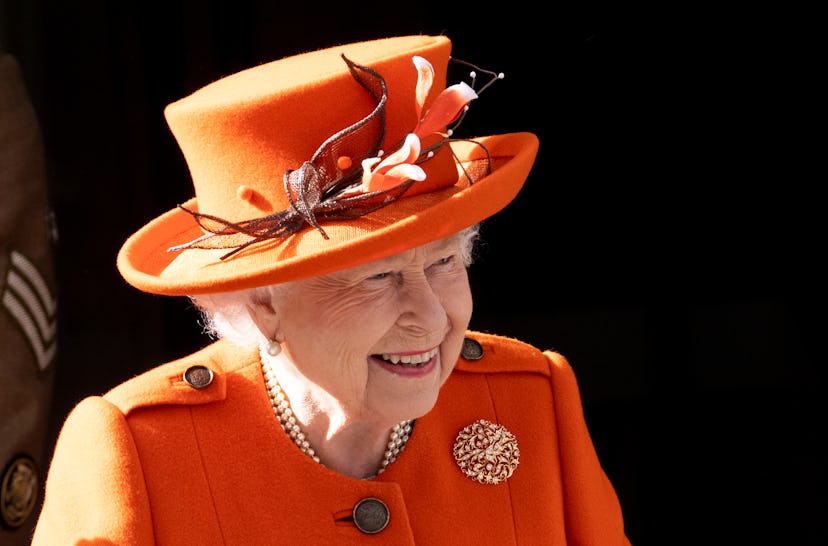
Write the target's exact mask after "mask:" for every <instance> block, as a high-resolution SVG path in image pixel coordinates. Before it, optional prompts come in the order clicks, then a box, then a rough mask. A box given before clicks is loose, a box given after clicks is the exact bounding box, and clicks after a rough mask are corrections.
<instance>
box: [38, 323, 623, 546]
mask: <svg viewBox="0 0 828 546" xmlns="http://www.w3.org/2000/svg"><path fill="white" fill-rule="evenodd" d="M469 336H471V337H473V338H475V339H477V340H478V341H479V342H480V343H481V344H482V347H483V350H484V356H483V358H482V359H480V360H474V361H472V360H465V359H463V358H461V359H460V361H459V362H458V364H457V367H456V370H455V371H454V372H453V373H452V375H451V378H450V379H449V380H448V381H447V382H446V385H445V386H444V388H443V390H442V391H441V393H440V396H439V399H438V401H437V404H436V406H435V407H434V409H433V410H432V411H431V412H430V413H429V414H428V415H426V416H424V417H422V418H420V419H418V420H417V422H416V425H415V429H414V432H413V433H412V435H411V439H410V440H409V441H408V444H407V445H406V448H405V450H404V451H403V452H402V453H401V454H400V456H399V458H398V459H397V460H396V461H395V462H394V463H393V464H391V465H390V466H389V467H388V469H387V470H386V471H385V472H384V473H382V474H380V475H379V476H378V477H377V478H375V479H373V480H358V479H353V478H349V477H346V476H343V475H340V474H337V473H335V472H333V471H331V470H328V469H326V468H325V467H323V466H322V465H319V464H317V463H314V462H313V461H312V460H311V459H310V458H309V457H308V456H307V455H305V454H303V453H301V452H300V451H299V450H298V449H297V448H296V446H294V445H293V443H292V441H291V440H290V439H289V438H288V437H287V435H286V434H284V432H283V431H282V429H281V428H280V426H279V424H278V422H277V420H276V418H275V416H274V414H273V412H272V410H271V407H270V402H269V399H268V397H267V393H266V390H265V386H264V383H263V379H262V373H261V367H260V362H259V358H258V354H257V352H256V351H250V350H246V349H244V350H242V349H239V348H237V347H234V346H232V345H230V344H229V342H226V341H218V342H216V343H214V344H212V345H210V346H208V347H206V348H205V349H203V350H201V351H199V352H198V353H195V354H193V355H190V356H188V357H186V358H183V359H181V360H178V361H175V362H172V363H169V364H165V365H162V366H160V367H158V368H156V369H153V370H151V371H149V372H147V373H145V374H143V375H141V376H139V377H137V378H134V379H132V380H130V381H128V382H126V383H124V384H123V385H121V386H119V387H116V388H115V389H113V390H112V391H110V392H109V393H107V394H106V395H105V396H103V397H90V398H87V399H85V400H83V401H82V402H81V403H80V404H78V406H77V407H76V408H75V409H74V410H73V411H72V413H71V414H70V415H69V417H68V418H67V420H66V422H65V424H64V427H63V429H62V431H61V434H60V437H59V439H58V443H57V446H56V448H55V453H54V458H53V461H52V464H51V467H50V470H49V474H48V477H47V482H46V494H45V501H44V505H43V509H42V512H41V516H40V519H39V520H38V523H37V527H36V529H35V535H34V540H33V543H32V544H33V545H34V546H55V545H64V544H73V545H74V544H117V545H151V544H162V545H163V544H169V545H175V546H183V545H188V544H192V545H198V546H209V545H213V544H229V545H245V546H248V545H257V546H258V545H270V544H285V545H291V546H292V545H297V544H314V545H318V544H321V545H330V546H333V545H337V546H339V545H343V544H383V545H385V544H389V545H392V544H393V545H394V546H400V545H408V544H417V545H420V546H433V545H443V544H447V545H448V544H451V545H465V544H468V545H475V546H481V545H493V546H505V545H512V544H522V545H536V544H537V545H563V544H578V545H580V546H587V545H594V546H625V545H629V541H628V539H627V538H626V536H625V534H624V525H623V520H622V514H621V509H620V506H619V503H618V500H617V497H616V494H615V491H614V489H613V487H612V485H611V484H610V482H609V480H608V479H607V477H606V475H605V473H604V471H603V470H602V468H601V466H600V463H599V461H598V458H597V456H596V453H595V450H594V447H593V445H592V441H591V439H590V436H589V432H588V431H587V427H586V424H585V422H584V417H583V413H582V408H581V401H580V395H579V393H578V387H577V384H576V380H575V376H574V374H573V371H572V369H571V368H570V366H569V364H568V363H567V362H566V360H565V359H564V358H563V357H562V356H561V355H559V354H557V353H554V352H550V351H547V352H543V353H542V352H540V351H539V350H537V349H535V348H533V347H531V346H529V345H526V344H524V343H522V342H519V341H517V340H514V339H509V338H504V337H497V336H492V335H488V334H480V333H474V332H470V333H469ZM194 364H204V365H207V366H208V367H210V368H211V369H212V370H213V371H214V373H215V377H214V380H213V382H212V383H211V384H210V385H209V386H208V387H207V388H204V389H202V390H196V389H193V388H191V387H190V386H189V385H188V384H187V383H185V382H184V381H183V380H182V379H181V377H182V374H183V372H184V371H185V370H186V369H188V368H189V367H190V366H192V365H194ZM478 419H486V420H488V421H490V422H492V423H498V424H500V425H503V426H505V427H506V429H508V430H509V431H510V432H511V433H512V434H513V435H514V436H515V439H516V440H517V443H518V448H519V451H520V462H519V464H518V466H517V468H516V470H515V471H514V474H513V475H512V476H511V477H510V478H509V479H508V480H507V481H505V482H502V483H499V484H497V485H484V484H481V483H478V482H476V481H473V480H471V479H470V478H468V477H466V476H465V475H464V474H463V473H462V472H461V471H460V469H459V468H458V466H457V463H456V462H455V459H454V456H453V454H452V447H453V445H454V441H455V438H456V436H457V433H458V432H459V431H460V430H462V429H463V428H464V427H465V426H467V425H469V424H471V423H473V422H474V421H477V420H478ZM367 497H375V498H378V499H381V500H382V501H383V502H385V504H386V505H387V506H388V509H389V512H390V520H389V522H388V524H387V526H386V527H385V529H383V530H382V531H381V532H379V533H377V534H373V535H368V534H364V533H362V532H360V531H359V530H358V529H357V528H356V527H355V525H354V523H353V520H352V519H350V516H351V513H352V509H353V507H354V505H355V504H356V503H357V502H359V501H360V500H361V499H364V498H367Z"/></svg>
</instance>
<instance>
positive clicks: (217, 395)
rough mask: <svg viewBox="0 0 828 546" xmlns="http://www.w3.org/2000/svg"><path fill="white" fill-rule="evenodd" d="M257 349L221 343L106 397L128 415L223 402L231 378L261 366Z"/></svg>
mask: <svg viewBox="0 0 828 546" xmlns="http://www.w3.org/2000/svg"><path fill="white" fill-rule="evenodd" d="M258 358H259V357H258V353H257V350H256V349H247V348H241V347H237V346H234V345H232V344H231V343H230V342H228V341H224V340H219V341H217V342H215V343H212V344H210V345H208V346H206V347H204V348H203V349H201V350H199V351H197V352H195V353H192V354H190V355H187V356H185V357H182V358H179V359H177V360H173V361H170V362H166V363H164V364H160V365H158V366H156V367H154V368H152V369H150V370H147V371H146V372H144V373H142V374H140V375H137V376H135V377H133V378H131V379H129V380H127V381H125V382H124V383H121V384H120V385H118V386H116V387H114V388H113V389H112V390H110V391H109V392H107V393H106V394H105V395H104V398H105V399H106V400H108V401H109V402H111V403H113V404H115V405H116V406H118V407H119V408H120V409H121V411H123V412H124V414H127V413H129V412H130V411H131V410H134V409H137V408H141V407H146V406H157V405H162V404H173V405H196V404H206V403H210V402H214V401H217V400H223V399H224V398H225V397H226V395H227V377H228V376H229V375H230V374H232V373H234V372H236V371H238V370H239V369H241V368H244V367H246V366H249V365H251V364H253V363H256V364H258Z"/></svg>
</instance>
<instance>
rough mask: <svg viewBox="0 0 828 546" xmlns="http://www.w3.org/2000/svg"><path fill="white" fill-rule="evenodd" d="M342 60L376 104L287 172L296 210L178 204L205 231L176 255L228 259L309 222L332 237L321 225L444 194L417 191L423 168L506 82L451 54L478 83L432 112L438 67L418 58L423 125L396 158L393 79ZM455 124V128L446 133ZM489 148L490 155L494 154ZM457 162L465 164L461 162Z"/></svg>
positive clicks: (461, 87) (439, 100)
mask: <svg viewBox="0 0 828 546" xmlns="http://www.w3.org/2000/svg"><path fill="white" fill-rule="evenodd" d="M341 57H342V59H343V61H344V62H345V63H346V65H347V66H348V69H349V71H350V73H351V76H352V77H353V78H354V80H356V81H357V82H358V83H359V84H360V86H361V87H362V88H363V89H365V91H366V92H367V93H368V94H369V95H370V96H371V98H372V99H373V100H374V101H375V102H376V105H375V107H374V109H373V110H372V111H371V112H370V113H369V114H368V115H366V116H365V117H364V118H362V119H361V120H359V121H357V122H356V123H353V124H352V125H350V126H348V127H346V128H345V129H342V130H340V131H338V132H336V133H335V134H333V135H332V136H330V137H329V138H328V139H326V140H325V141H324V142H323V143H322V145H321V146H319V148H318V149H317V150H316V152H315V153H314V154H313V156H312V157H311V158H310V160H308V161H305V162H304V164H302V165H301V166H300V167H299V168H297V169H288V170H287V171H286V172H285V173H284V176H283V185H284V192H285V196H286V197H287V199H288V202H289V203H290V206H289V207H288V208H287V209H284V210H281V211H278V212H275V213H273V214H269V215H267V216H263V217H260V218H254V219H250V220H244V221H239V222H231V221H228V220H224V219H222V218H220V217H218V216H214V215H211V214H206V213H202V212H198V211H195V210H192V209H190V208H187V207H186V206H184V205H179V207H178V208H180V209H181V210H183V211H185V212H187V213H188V214H190V215H191V216H192V217H193V218H194V219H195V220H196V222H197V223H198V225H199V226H200V227H201V228H202V229H203V230H204V231H205V232H206V233H205V234H204V235H202V236H200V237H198V238H196V239H193V240H191V241H189V242H186V243H183V244H178V245H174V246H171V247H169V249H168V250H169V251H172V252H174V251H180V250H186V249H225V248H226V249H231V250H230V252H228V253H226V254H224V255H223V256H221V259H222V260H224V259H227V258H229V257H231V256H232V255H234V254H236V253H237V252H239V251H241V250H243V249H244V248H246V247H248V246H250V245H252V244H255V243H258V242H262V241H265V240H268V239H279V238H283V237H286V236H289V235H291V234H293V233H296V232H297V231H299V230H300V229H302V228H303V227H304V226H305V225H306V224H309V225H310V226H313V227H314V228H315V229H316V230H317V231H318V232H319V233H320V234H321V236H322V237H323V238H325V239H328V235H327V234H326V233H325V230H324V229H323V227H322V226H321V224H320V222H322V221H326V220H327V221H330V220H348V219H353V218H358V217H360V216H364V215H366V214H369V213H371V212H374V211H376V210H378V209H380V208H383V207H385V206H387V205H389V204H391V203H393V202H395V201H396V200H397V199H399V198H400V197H402V196H403V195H404V194H405V195H406V197H408V196H411V195H416V194H417V193H421V192H424V191H431V190H433V189H437V188H435V187H433V186H431V187H429V186H428V185H423V188H421V189H418V188H417V184H418V183H423V182H424V181H425V180H426V179H427V173H426V171H425V170H424V169H423V168H422V166H421V165H423V164H424V163H425V162H427V161H428V160H429V159H431V158H432V157H434V155H435V153H436V151H437V150H439V149H440V148H442V147H445V146H446V145H447V144H448V143H449V142H456V141H457V139H452V138H451V136H452V134H453V132H454V130H455V129H456V128H457V126H459V125H460V123H461V122H462V120H463V118H464V117H465V113H466V112H467V111H468V106H469V103H470V102H471V101H472V100H474V99H476V98H478V96H479V95H480V93H482V91H483V90H485V89H486V88H488V87H489V86H490V85H491V84H492V83H494V82H495V81H496V80H498V79H503V77H504V75H503V73H495V72H492V71H489V70H484V69H480V68H479V67H476V66H474V65H472V64H470V63H467V62H465V61H461V60H458V59H455V58H453V57H451V58H449V61H453V62H457V63H460V64H463V65H466V66H469V67H471V68H472V69H473V70H472V71H471V72H470V77H471V80H472V83H471V85H469V84H467V83H465V82H461V83H458V84H454V85H451V86H449V87H447V88H446V89H444V90H443V91H442V92H441V93H440V94H439V95H438V96H437V97H436V98H435V99H434V100H433V101H432V102H431V104H430V105H429V107H428V108H427V109H426V108H425V101H426V98H427V97H428V95H429V92H430V90H431V86H432V82H433V80H434V68H433V66H432V65H431V63H430V62H429V61H428V60H426V59H425V58H423V57H421V56H418V55H414V56H412V61H413V63H414V66H415V68H416V70H417V84H416V92H415V100H416V112H417V120H418V121H417V123H416V126H415V127H414V128H413V129H412V131H411V132H410V133H408V134H407V135H406V136H405V137H404V139H403V140H402V142H399V143H397V144H396V145H394V146H392V147H391V153H388V154H385V153H384V151H383V150H382V149H381V145H382V143H383V141H384V138H385V129H386V127H385V121H386V118H385V108H386V104H387V100H388V87H387V85H386V82H385V80H384V78H383V77H382V75H380V74H379V73H378V72H377V71H375V70H373V69H371V68H369V67H367V66H363V65H359V64H357V63H355V62H353V61H351V60H350V59H348V58H347V57H346V56H345V54H344V53H343V54H341ZM476 71H481V72H483V73H485V74H487V75H489V76H491V79H490V80H489V81H487V82H486V83H485V84H484V85H483V86H482V87H481V88H480V89H479V90H477V91H475V90H474V88H473V86H474V84H475V80H476V77H477V72H476ZM451 123H454V126H453V127H452V128H448V129H446V131H445V132H442V129H443V128H445V127H447V126H448V125H449V124H451ZM435 136H436V137H437V138H436V139H435V138H434V137H435ZM424 141H425V142H424ZM468 142H472V143H474V144H475V145H477V146H479V147H481V148H483V149H484V150H485V145H484V144H482V143H480V142H478V141H471V140H470V141H468ZM424 144H425V145H424ZM449 149H450V148H449ZM485 151H486V154H487V155H488V150H485ZM452 153H453V152H452ZM455 159H456V156H455ZM457 163H458V164H460V162H459V160H458V161H457ZM462 168H463V167H462V165H461V169H462ZM490 168H491V167H490V166H489V167H488V169H490ZM467 178H468V180H469V183H470V184H473V183H474V177H473V176H469V175H468V174H467ZM239 197H241V198H242V199H244V198H245V197H247V196H246V195H244V186H242V187H241V188H240V193H239Z"/></svg>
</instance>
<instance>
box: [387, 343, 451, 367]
mask: <svg viewBox="0 0 828 546" xmlns="http://www.w3.org/2000/svg"><path fill="white" fill-rule="evenodd" d="M437 352H438V348H436V347H435V348H434V349H432V350H430V351H428V352H425V353H420V354H416V355H402V356H401V355H390V354H385V353H383V355H382V359H383V360H387V361H388V362H390V363H392V364H402V365H403V366H409V367H412V368H414V367H417V366H419V365H420V364H422V363H424V362H428V361H429V360H431V359H432V358H434V357H435V356H437Z"/></svg>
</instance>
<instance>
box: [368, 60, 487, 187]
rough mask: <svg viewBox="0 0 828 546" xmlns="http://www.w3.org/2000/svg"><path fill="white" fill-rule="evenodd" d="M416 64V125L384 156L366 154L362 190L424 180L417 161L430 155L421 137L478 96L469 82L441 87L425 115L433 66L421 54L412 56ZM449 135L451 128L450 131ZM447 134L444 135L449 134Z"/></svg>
mask: <svg viewBox="0 0 828 546" xmlns="http://www.w3.org/2000/svg"><path fill="white" fill-rule="evenodd" d="M412 60H413V61H414V66H415V67H416V68H417V90H416V94H415V100H416V101H417V117H418V122H417V126H416V127H415V128H414V131H413V132H412V133H409V134H408V135H407V136H406V137H405V140H404V141H403V143H402V145H401V146H400V147H399V148H398V149H397V150H396V151H394V152H393V153H391V154H390V155H388V156H387V157H384V158H383V157H382V155H380V156H377V157H369V158H367V159H364V160H363V161H362V169H363V172H362V191H363V192H366V193H368V192H374V191H384V190H387V189H390V188H393V187H395V186H397V185H399V184H400V183H402V182H405V181H406V180H414V181H418V182H419V181H423V180H425V178H426V174H425V171H423V169H422V168H421V167H420V166H419V165H417V162H418V161H420V160H425V159H428V158H429V157H431V155H433V152H432V151H431V150H428V151H427V152H426V153H425V156H423V154H422V153H421V143H420V139H421V138H423V137H426V136H428V135H431V134H433V133H437V132H439V131H440V130H441V129H442V128H443V127H445V126H446V125H448V124H449V123H451V122H453V121H454V120H456V119H457V118H458V117H460V114H461V113H463V111H464V110H465V109H466V107H467V106H468V104H469V103H470V102H471V101H472V100H474V99H476V98H477V93H475V91H474V89H472V88H471V87H470V86H469V85H468V84H466V83H464V82H461V83H458V84H454V85H452V86H450V87H447V88H446V89H444V90H443V91H442V92H441V93H440V94H439V95H438V96H437V98H436V99H434V102H433V103H432V104H431V106H430V107H429V109H428V110H427V111H426V113H425V115H421V114H422V111H423V106H424V104H425V100H426V97H428V93H429V91H430V90H431V84H432V82H433V81H434V67H433V66H432V65H431V63H430V62H428V61H427V60H426V59H424V58H423V57H419V56H414V57H413V58H412ZM449 135H450V131H449ZM449 135H446V136H449Z"/></svg>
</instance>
